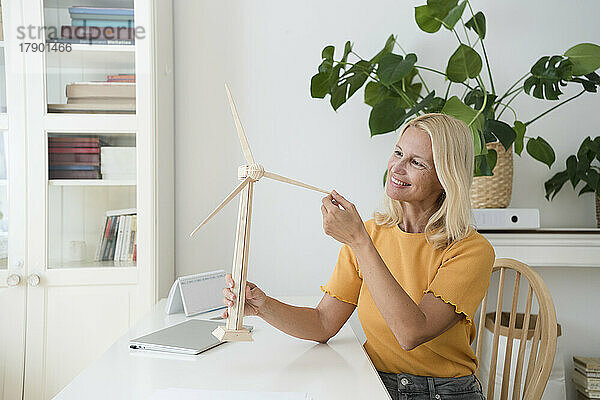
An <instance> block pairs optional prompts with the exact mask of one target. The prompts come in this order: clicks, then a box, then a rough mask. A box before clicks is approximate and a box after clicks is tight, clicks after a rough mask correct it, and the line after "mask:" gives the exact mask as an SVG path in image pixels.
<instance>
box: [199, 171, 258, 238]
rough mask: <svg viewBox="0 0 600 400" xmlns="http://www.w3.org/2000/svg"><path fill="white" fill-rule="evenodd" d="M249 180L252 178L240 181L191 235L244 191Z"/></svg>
mask: <svg viewBox="0 0 600 400" xmlns="http://www.w3.org/2000/svg"><path fill="white" fill-rule="evenodd" d="M248 182H250V178H246V179H244V180H243V181H242V183H240V184H239V185H238V186H237V187H236V188H235V189H233V192H231V193H229V196H227V197H225V200H223V201H222V202H221V204H219V205H218V206H217V208H215V209H214V211H213V212H211V213H210V215H209V216H208V217H206V218H205V219H204V221H202V222H201V223H200V225H198V226H197V227H196V229H194V231H193V232H192V233H190V236H193V235H194V233H196V232H197V231H198V229H200V228H202V226H204V224H206V223H207V222H208V220H210V219H211V218H212V217H214V216H215V215H216V214H217V213H218V212H219V211H221V209H222V208H223V207H225V205H227V203H229V202H230V201H231V200H232V199H233V198H234V197H235V196H236V195H237V194H238V193H239V192H241V191H242V189H244V187H246V185H247V184H248Z"/></svg>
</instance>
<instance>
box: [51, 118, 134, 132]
mask: <svg viewBox="0 0 600 400" xmlns="http://www.w3.org/2000/svg"><path fill="white" fill-rule="evenodd" d="M44 125H45V128H46V130H47V131H50V132H78V133H85V132H90V133H102V132H135V131H136V130H137V115H136V114H71V113H47V114H46V117H45V124H44Z"/></svg>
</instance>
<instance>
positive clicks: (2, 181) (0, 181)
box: [0, 179, 8, 187]
mask: <svg viewBox="0 0 600 400" xmlns="http://www.w3.org/2000/svg"><path fill="white" fill-rule="evenodd" d="M6 185H8V179H0V187H1V186H6Z"/></svg>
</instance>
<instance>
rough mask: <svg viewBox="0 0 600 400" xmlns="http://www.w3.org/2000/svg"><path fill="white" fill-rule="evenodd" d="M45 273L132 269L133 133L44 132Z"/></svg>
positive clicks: (134, 257) (134, 218) (134, 221)
mask: <svg viewBox="0 0 600 400" xmlns="http://www.w3.org/2000/svg"><path fill="white" fill-rule="evenodd" d="M47 150H48V152H47V154H48V160H47V166H48V203H47V204H48V210H47V211H48V213H47V215H48V268H50V269H52V268H85V267H134V266H135V265H136V260H137V240H136V235H137V210H136V194H137V193H136V187H137V185H136V172H137V171H136V146H135V134H134V133H98V134H90V133H85V134H77V133H49V134H48V135H47Z"/></svg>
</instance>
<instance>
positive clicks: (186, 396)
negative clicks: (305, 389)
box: [148, 388, 314, 400]
mask: <svg viewBox="0 0 600 400" xmlns="http://www.w3.org/2000/svg"><path fill="white" fill-rule="evenodd" d="M175 399H177V400H204V399H211V400H213V399H219V400H238V399H244V400H314V399H313V398H312V397H311V396H310V395H309V394H308V393H300V392H250V391H233V390H202V389H180V388H169V389H160V390H156V391H154V392H153V393H152V395H151V396H150V397H149V398H148V400H175Z"/></svg>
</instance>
